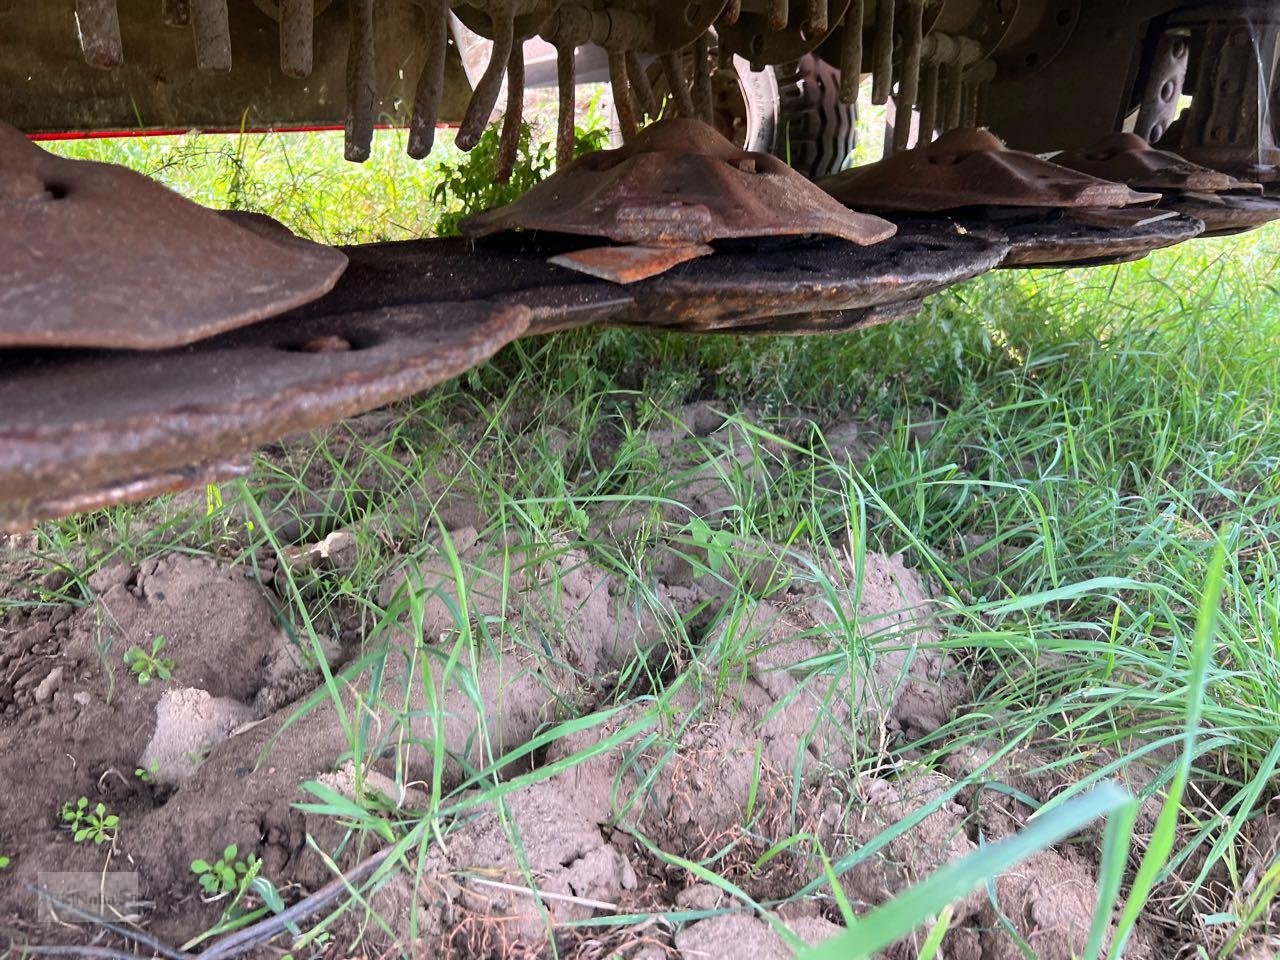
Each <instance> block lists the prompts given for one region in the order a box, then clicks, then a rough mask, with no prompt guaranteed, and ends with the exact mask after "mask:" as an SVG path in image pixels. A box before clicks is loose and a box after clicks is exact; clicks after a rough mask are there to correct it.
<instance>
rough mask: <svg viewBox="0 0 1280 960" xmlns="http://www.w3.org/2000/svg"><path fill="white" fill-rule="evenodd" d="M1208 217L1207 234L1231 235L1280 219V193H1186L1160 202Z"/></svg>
mask: <svg viewBox="0 0 1280 960" xmlns="http://www.w3.org/2000/svg"><path fill="white" fill-rule="evenodd" d="M1160 205H1161V206H1162V207H1165V208H1167V209H1170V210H1177V211H1178V212H1179V213H1183V214H1186V215H1187V216H1189V217H1195V218H1196V219H1198V220H1203V221H1204V234H1203V235H1204V236H1206V237H1228V236H1231V235H1232V234H1236V233H1243V232H1244V231H1246V230H1252V229H1254V228H1255V227H1260V226H1262V225H1263V224H1267V223H1272V222H1273V221H1276V220H1280V197H1259V196H1249V195H1247V194H1246V195H1240V194H1233V193H1184V194H1179V195H1177V196H1174V197H1171V198H1169V199H1167V200H1165V201H1163V202H1162V203H1161V204H1160Z"/></svg>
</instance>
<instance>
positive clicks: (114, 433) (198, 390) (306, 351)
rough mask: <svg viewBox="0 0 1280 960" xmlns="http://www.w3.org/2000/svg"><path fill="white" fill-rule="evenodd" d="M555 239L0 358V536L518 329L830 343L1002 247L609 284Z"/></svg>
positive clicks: (360, 404)
mask: <svg viewBox="0 0 1280 960" xmlns="http://www.w3.org/2000/svg"><path fill="white" fill-rule="evenodd" d="M544 239H545V238H544ZM560 243H561V245H560V246H559V247H555V246H552V247H549V246H548V244H547V243H546V242H543V240H539V242H538V243H536V244H535V243H534V242H533V241H532V239H531V238H529V237H515V238H509V239H499V240H497V241H495V242H489V243H485V244H481V245H480V246H478V247H475V248H474V249H473V248H472V246H471V245H470V244H469V243H467V242H465V241H461V240H429V241H412V242H404V243H388V244H371V245H366V246H359V247H350V248H347V252H348V255H349V257H350V260H351V266H350V267H349V269H348V271H347V273H346V274H345V275H344V277H343V279H342V281H341V282H340V283H339V284H338V286H337V287H336V288H335V289H334V290H333V292H332V293H330V294H329V295H328V296H326V297H325V298H323V299H322V300H319V301H317V302H315V303H313V304H309V305H307V306H305V307H302V308H300V309H298V310H294V311H292V312H291V313H288V314H286V315H284V316H280V317H276V318H273V319H270V320H266V321H263V322H262V323H258V324H255V325H253V326H251V327H246V328H244V329H241V330H236V331H233V332H231V333H226V334H222V335H220V336H217V337H213V338H211V339H208V340H204V341H202V342H200V343H197V344H195V345H193V346H189V347H185V348H180V349H173V350H165V351H157V352H150V353H135V352H127V351H86V350H10V351H7V352H5V353H4V354H2V355H0V525H3V526H6V527H10V528H12V527H15V526H21V525H23V524H26V523H29V522H30V521H32V520H34V519H37V518H40V517H46V516H51V515H54V514H57V513H59V512H63V511H66V510H72V509H82V508H86V507H96V506H104V505H107V504H109V503H114V502H120V501H122V500H124V499H130V498H134V497H137V496H146V495H150V494H151V493H154V492H159V491H161V490H165V489H171V488H173V487H174V486H176V485H181V484H183V483H185V482H188V481H189V482H201V481H200V478H201V477H203V476H206V473H205V472H202V468H195V467H192V466H191V465H193V464H219V465H220V464H224V463H226V462H228V461H230V460H232V459H234V458H235V457H237V456H240V455H243V454H246V453H248V452H249V451H251V450H253V449H254V448H255V447H257V446H259V445H261V444H263V443H266V442H269V441H272V440H276V439H279V438H281V437H283V436H286V435H288V434H292V433H296V432H299V431H303V430H308V429H313V428H316V427H319V426H322V425H323V424H326V423H329V422H331V421H333V420H337V419H339V418H341V417H346V416H351V415H353V414H356V413H359V412H361V411H364V410H368V409H371V408H374V407H377V406H380V405H382V404H385V403H388V402H390V401H392V400H395V399H397V398H399V397H403V396H406V395H409V394H412V393H415V392H417V391H419V390H422V389H425V388H426V387H429V386H431V385H433V384H436V383H439V382H441V381H442V380H445V379H447V378H449V377H452V376H455V375H457V374H458V373H461V372H462V371H464V370H466V369H468V368H469V367H472V366H475V365H476V364H478V363H481V362H483V361H484V360H485V359H487V358H488V357H490V356H491V355H492V354H493V353H494V352H495V351H496V350H497V349H499V348H500V347H501V346H502V345H503V344H505V343H507V342H508V341H510V340H512V339H514V338H515V337H518V336H521V335H524V334H527V333H536V332H547V331H551V330H556V329H565V328H568V327H575V326H582V325H585V324H596V323H605V324H616V325H626V326H634V327H642V328H647V329H674V330H687V331H706V332H726V331H740V332H744V333H780V332H784V333H796V332H832V331H837V330H841V329H849V328H851V327H853V326H858V325H863V324H866V323H871V322H877V321H879V320H884V319H887V318H889V317H892V316H898V315H902V314H903V313H904V312H907V311H909V310H911V309H914V305H915V303H916V302H917V301H918V300H919V298H921V297H923V296H925V295H927V294H929V293H933V292H935V291H937V290H941V289H944V288H945V287H947V286H949V285H950V284H952V283H955V282H958V281H960V280H964V279H967V278H969V277H971V276H974V275H976V274H978V273H981V272H983V271H985V270H987V269H990V268H991V267H992V266H994V265H996V264H997V263H998V262H999V261H1000V260H1001V259H1002V258H1003V256H1004V255H1005V253H1006V250H1007V246H1006V245H1005V244H1004V243H1003V242H1001V241H994V242H993V241H989V240H984V239H983V238H980V237H976V236H968V237H966V236H960V235H954V234H953V235H952V236H950V237H946V238H937V237H928V236H918V235H910V236H903V237H895V238H893V239H891V240H888V241H886V242H885V243H882V244H876V245H874V246H868V247H863V246H858V245H856V244H851V243H848V242H846V241H843V240H838V239H820V240H811V239H799V240H773V241H768V242H765V243H760V242H751V243H746V242H741V243H732V242H731V243H729V244H728V246H727V248H726V247H722V248H721V249H718V250H717V251H716V252H715V254H714V255H712V256H707V257H704V258H701V259H699V260H695V261H692V262H689V263H685V264H682V265H680V266H677V267H675V268H674V269H673V270H672V271H670V272H669V273H667V274H665V275H664V276H663V277H661V278H658V279H654V280H644V281H640V282H638V283H635V284H632V285H631V286H628V287H620V286H618V285H616V284H613V283H609V282H606V281H602V280H597V279H594V278H591V277H587V276H585V275H583V274H580V273H576V272H573V271H569V270H565V269H563V268H560V267H557V266H555V265H553V264H550V263H548V262H547V256H548V254H549V253H551V254H555V253H562V252H567V251H569V250H572V249H573V248H572V247H566V246H564V241H561V242H560ZM579 243H581V241H579Z"/></svg>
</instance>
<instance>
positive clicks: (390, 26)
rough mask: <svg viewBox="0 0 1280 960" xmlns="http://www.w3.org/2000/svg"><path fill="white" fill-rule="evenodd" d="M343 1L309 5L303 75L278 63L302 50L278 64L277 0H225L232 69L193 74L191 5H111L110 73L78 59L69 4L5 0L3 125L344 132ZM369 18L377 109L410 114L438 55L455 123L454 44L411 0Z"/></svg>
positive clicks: (394, 0)
mask: <svg viewBox="0 0 1280 960" xmlns="http://www.w3.org/2000/svg"><path fill="white" fill-rule="evenodd" d="M297 6H299V3H298V2H297V0H288V2H287V3H286V8H287V9H286V13H290V14H292V9H293V8H296V7H297ZM326 7H327V8H328V9H326ZM346 7H347V4H346V3H335V4H332V5H330V4H328V3H327V2H325V0H315V3H314V10H315V13H316V17H315V20H314V23H313V32H312V52H313V56H312V68H311V73H310V75H309V76H308V77H306V78H298V77H294V76H292V75H290V74H289V73H287V72H284V70H300V69H302V67H303V63H302V60H301V54H300V53H299V54H298V55H297V56H296V58H295V57H292V56H291V59H290V60H289V61H288V63H287V64H286V65H285V67H284V68H283V69H282V64H281V56H282V50H281V44H282V43H284V42H285V40H286V36H285V35H288V36H289V37H293V34H292V33H291V32H290V30H291V28H290V27H289V25H290V24H292V23H293V22H294V19H293V16H292V15H291V16H289V17H288V18H287V19H286V21H285V23H283V24H281V23H277V22H276V18H278V17H279V11H280V5H279V4H278V3H272V2H269V0H260V2H259V3H257V4H255V3H251V2H247V0H235V2H233V3H230V4H227V5H226V12H227V16H228V18H229V29H230V35H231V46H230V66H231V69H230V72H203V71H200V70H197V69H196V66H195V57H194V53H193V30H194V29H195V28H194V25H193V23H192V21H193V19H194V17H193V16H192V14H193V12H194V9H193V8H194V4H193V3H188V2H186V0H183V2H180V3H179V2H174V0H169V2H167V3H164V4H163V5H162V4H161V2H160V0H151V2H145V0H128V2H121V3H118V10H119V21H120V33H121V41H122V45H123V56H124V62H123V64H122V65H121V66H119V67H118V68H116V69H112V70H100V69H97V68H95V67H93V66H90V65H89V64H88V63H87V62H86V61H85V58H84V54H83V51H82V49H81V45H80V39H79V37H78V36H77V32H76V29H75V18H74V16H72V10H71V4H70V3H62V2H58V3H52V2H50V3H23V4H17V3H13V4H9V3H0V90H3V91H5V93H3V94H0V120H2V121H4V122H6V123H10V124H13V125H14V126H15V127H18V128H19V129H20V130H23V131H24V132H26V133H39V132H44V131H65V130H129V131H137V130H140V129H178V130H188V129H191V128H213V129H222V130H239V129H240V127H241V124H242V123H243V124H245V125H246V126H248V127H250V128H261V127H265V126H275V127H277V128H281V127H288V126H313V125H326V126H339V127H340V126H342V124H343V118H344V97H343V93H342V91H343V88H344V84H345V79H344V78H345V71H346V61H347V50H348V47H349V27H350V24H349V17H348V15H347V9H346ZM162 8H163V9H162ZM375 13H376V21H375V24H374V28H375V44H376V49H377V52H378V57H377V62H376V64H375V85H376V88H377V100H376V102H375V107H374V114H375V115H376V116H378V117H381V118H398V119H402V120H405V119H407V107H408V106H409V105H410V104H412V103H413V101H414V85H415V83H416V81H417V78H418V76H419V74H420V72H421V71H422V69H423V65H424V63H426V62H428V61H429V60H430V59H431V57H433V56H436V55H437V54H442V55H444V56H445V57H446V68H445V82H444V86H443V94H442V97H441V102H440V109H439V119H440V121H441V122H445V123H456V122H458V120H460V119H461V117H462V114H463V111H464V110H465V108H466V104H467V98H468V97H469V96H470V95H471V88H470V85H469V84H468V83H467V78H466V75H465V73H464V71H463V66H462V60H461V58H460V56H459V55H458V51H457V47H455V46H453V45H448V46H445V47H444V49H443V50H442V49H441V43H443V41H442V40H440V39H439V36H438V35H436V36H435V38H434V39H431V40H429V39H428V38H427V36H426V31H425V27H424V12H423V10H422V9H421V8H420V7H419V5H418V3H417V2H415V0H377V2H376V4H375ZM215 14H216V11H215ZM165 17H168V18H169V19H170V20H172V23H173V25H172V26H170V25H167V23H166V20H165ZM183 28H185V29H183ZM215 35H216V31H215ZM223 53H225V51H223ZM221 55H223V54H220V56H221ZM223 65H224V66H225V60H223ZM246 109H247V110H248V113H247V114H246Z"/></svg>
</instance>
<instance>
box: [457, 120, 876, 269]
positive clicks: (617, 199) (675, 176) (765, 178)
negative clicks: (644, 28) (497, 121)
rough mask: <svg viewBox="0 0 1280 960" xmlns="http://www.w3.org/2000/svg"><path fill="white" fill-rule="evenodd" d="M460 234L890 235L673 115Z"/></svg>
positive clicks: (662, 239)
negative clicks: (520, 232) (534, 231)
mask: <svg viewBox="0 0 1280 960" xmlns="http://www.w3.org/2000/svg"><path fill="white" fill-rule="evenodd" d="M461 228H462V232H463V234H465V235H466V236H468V237H472V238H479V237H485V236H490V235H492V234H495V233H501V232H503V231H531V230H542V231H550V232H554V233H567V234H576V235H581V236H588V237H605V238H608V239H610V240H613V241H615V242H617V243H626V244H640V245H645V246H657V245H685V244H693V243H710V242H711V241H713V240H723V239H730V238H739V237H770V236H795V235H801V234H820V235H824V236H833V237H841V238H843V239H845V240H848V241H850V242H852V243H860V244H870V243H877V242H879V241H881V240H885V239H887V238H888V237H890V236H892V235H893V225H892V224H890V223H888V222H887V221H885V220H882V219H880V218H879V217H875V216H870V215H868V214H861V213H854V212H852V211H850V210H848V209H846V208H844V207H843V206H842V205H841V204H839V203H837V202H835V201H833V200H832V199H831V198H830V197H828V196H827V195H826V194H825V193H823V192H822V191H821V190H819V189H818V188H817V187H816V186H814V185H813V184H812V183H810V182H809V181H808V180H806V179H805V178H804V177H802V176H801V175H800V174H798V173H796V171H794V170H792V169H791V168H790V167H788V166H787V165H786V164H785V163H783V162H782V161H781V160H779V159H777V158H776V157H771V156H768V155H767V154H762V153H751V152H747V151H743V150H740V149H739V148H737V147H735V146H734V145H733V144H732V143H730V142H729V141H728V140H727V139H725V138H724V137H722V136H721V135H720V134H719V133H717V132H716V131H715V130H713V129H712V128H711V127H709V126H707V125H706V124H704V123H702V122H700V121H698V120H691V119H687V118H683V117H673V118H669V119H665V120H660V121H658V122H657V123H654V124H651V125H650V126H648V127H646V128H645V129H644V130H643V131H641V132H640V133H639V134H638V135H637V136H636V137H635V138H634V139H633V140H632V141H631V142H630V143H628V144H627V145H626V146H624V147H622V148H621V149H618V150H602V151H599V152H597V153H589V154H586V155H585V156H582V157H579V158H578V159H577V160H575V161H574V162H573V163H570V164H569V165H568V166H566V167H564V168H562V169H560V170H558V171H556V172H555V173H554V174H552V175H551V176H550V177H548V178H547V179H546V180H544V181H542V182H541V183H539V184H538V185H537V186H535V187H534V188H533V189H531V190H530V191H529V192H528V193H526V194H525V195H524V196H523V197H521V198H520V199H518V200H516V201H515V202H513V203H509V204H507V205H506V206H503V207H499V208H497V209H494V210H487V211H485V212H483V213H479V214H476V215H475V216H472V217H469V218H467V219H466V220H464V221H463V222H462V225H461Z"/></svg>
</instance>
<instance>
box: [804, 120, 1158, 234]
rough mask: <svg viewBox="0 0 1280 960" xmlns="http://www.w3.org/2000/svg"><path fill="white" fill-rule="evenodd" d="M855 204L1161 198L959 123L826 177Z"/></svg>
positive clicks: (956, 205) (1101, 203)
mask: <svg viewBox="0 0 1280 960" xmlns="http://www.w3.org/2000/svg"><path fill="white" fill-rule="evenodd" d="M820 185H821V186H822V188H823V189H824V190H826V191H827V192H828V193H830V194H831V195H832V196H833V197H835V198H836V199H837V200H839V201H840V202H841V203H844V204H846V205H847V206H850V207H852V208H854V209H856V210H864V209H865V210H897V211H902V212H904V213H940V212H942V211H944V210H957V209H960V208H963V207H978V206H982V207H1037V208H1055V207H1123V206H1128V205H1129V204H1134V203H1146V202H1152V201H1155V200H1158V199H1160V195H1159V194H1143V193H1136V192H1134V191H1133V190H1130V189H1129V188H1128V187H1127V186H1125V185H1124V184H1122V183H1112V182H1110V181H1107V180H1100V179H1098V178H1097V177H1091V176H1089V175H1088V174H1084V173H1078V172H1076V171H1075V170H1068V169H1067V168H1065V167H1061V166H1058V165H1057V164H1055V163H1050V162H1048V161H1047V160H1041V159H1040V158H1039V157H1037V156H1035V155H1034V154H1030V153H1023V152H1022V151H1020V150H1010V149H1008V148H1007V147H1006V146H1005V145H1004V144H1003V143H1001V142H1000V140H999V139H998V138H996V137H995V136H993V135H992V134H990V133H988V132H987V131H985V130H974V129H959V130H953V131H951V132H950V133H944V134H943V135H942V136H940V137H939V138H938V139H937V140H934V141H933V142H932V143H929V144H926V145H925V146H922V147H916V148H914V149H912V150H903V151H900V152H898V153H895V154H893V155H892V156H890V157H886V158H885V159H884V160H881V161H879V162H878V163H872V164H868V165H866V166H862V167H852V168H850V169H848V170H845V171H843V172H842V173H838V174H836V175H835V176H833V177H827V178H826V179H825V180H823V181H821V184H820Z"/></svg>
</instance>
